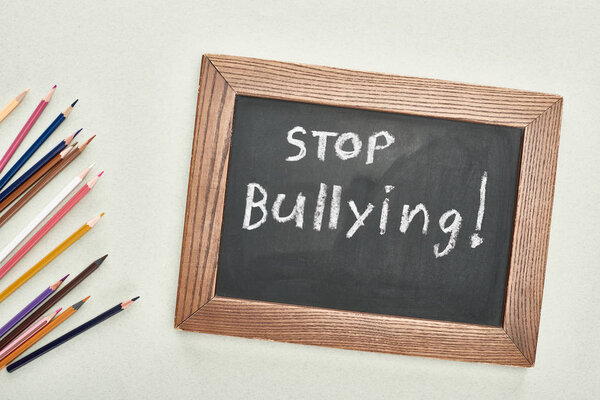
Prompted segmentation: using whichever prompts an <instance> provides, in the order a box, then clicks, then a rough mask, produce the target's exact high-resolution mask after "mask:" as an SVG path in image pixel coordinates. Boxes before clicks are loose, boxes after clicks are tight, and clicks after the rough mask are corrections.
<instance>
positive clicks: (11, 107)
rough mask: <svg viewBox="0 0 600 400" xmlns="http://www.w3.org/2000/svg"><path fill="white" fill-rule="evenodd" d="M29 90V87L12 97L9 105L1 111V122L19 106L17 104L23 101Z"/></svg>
mask: <svg viewBox="0 0 600 400" xmlns="http://www.w3.org/2000/svg"><path fill="white" fill-rule="evenodd" d="M27 92H29V89H27V90H26V91H24V92H23V93H21V94H20V95H18V96H17V97H15V98H14V99H12V100H11V102H10V103H8V105H7V106H6V107H4V109H3V110H2V111H0V122H2V120H3V119H4V118H6V117H8V114H10V113H11V112H12V111H13V110H14V109H15V108H17V106H18V105H19V104H20V103H21V100H23V97H25V95H26V94H27Z"/></svg>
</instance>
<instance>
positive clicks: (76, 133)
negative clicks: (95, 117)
mask: <svg viewBox="0 0 600 400" xmlns="http://www.w3.org/2000/svg"><path fill="white" fill-rule="evenodd" d="M82 130H83V128H79V130H78V131H77V132H75V134H74V135H73V137H75V136H77V135H78V134H79V132H81V131H82Z"/></svg>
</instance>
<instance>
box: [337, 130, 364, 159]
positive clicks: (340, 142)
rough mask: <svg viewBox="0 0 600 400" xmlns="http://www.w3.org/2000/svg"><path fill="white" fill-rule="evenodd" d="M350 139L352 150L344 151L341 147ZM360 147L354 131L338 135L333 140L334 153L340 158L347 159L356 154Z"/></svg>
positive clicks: (360, 144) (360, 143)
mask: <svg viewBox="0 0 600 400" xmlns="http://www.w3.org/2000/svg"><path fill="white" fill-rule="evenodd" d="M348 140H350V142H351V143H352V150H351V151H346V150H344V149H343V147H344V144H345V143H346V142H347V141H348ZM361 149H362V142H361V141H360V138H359V137H358V135H357V134H356V133H352V132H346V133H343V134H341V135H340V137H338V138H337V140H336V141H335V154H336V155H337V156H338V158H339V159H340V160H348V159H350V158H354V157H356V156H358V154H359V153H360V150H361Z"/></svg>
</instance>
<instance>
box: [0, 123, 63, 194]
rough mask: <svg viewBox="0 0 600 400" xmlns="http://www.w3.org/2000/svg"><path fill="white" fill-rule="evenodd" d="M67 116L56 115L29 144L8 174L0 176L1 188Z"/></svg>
mask: <svg viewBox="0 0 600 400" xmlns="http://www.w3.org/2000/svg"><path fill="white" fill-rule="evenodd" d="M65 118H66V117H65V115H64V114H62V113H61V114H59V115H58V117H56V119H55V120H54V121H52V123H51V124H50V126H48V128H46V130H45V131H44V132H43V133H42V134H41V135H40V136H39V137H38V138H37V139H36V141H35V142H33V144H32V145H31V146H29V148H28V149H27V150H26V151H25V153H24V154H23V155H22V156H21V158H19V159H18V160H17V162H16V163H15V164H14V165H13V166H12V167H11V168H10V169H9V170H8V171H7V172H6V174H5V175H4V176H3V177H2V178H0V189H2V188H3V187H4V186H6V184H7V183H8V181H10V180H11V179H12V177H13V176H15V174H16V173H17V172H19V170H20V169H21V167H23V165H25V163H26V162H27V161H28V160H29V159H30V158H31V156H33V154H34V153H35V152H36V151H37V150H38V149H39V148H40V146H41V145H42V144H44V142H45V141H46V140H47V139H48V138H49V137H50V135H52V134H53V133H54V131H55V130H56V128H58V127H59V126H60V124H62V123H63V121H64V120H65Z"/></svg>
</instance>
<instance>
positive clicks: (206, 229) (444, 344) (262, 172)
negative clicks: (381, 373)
mask: <svg viewBox="0 0 600 400" xmlns="http://www.w3.org/2000/svg"><path fill="white" fill-rule="evenodd" d="M561 112H562V98H561V97H560V96H558V95H553V94H544V93H537V92H527V91H523V90H515V89H505V88H499V87H489V86H479V85H472V84H466V83H457V82H448V81H440V80H435V79H427V78H415V77H406V76H397V75H389V74H380V73H373V72H361V71H351V70H345V69H339V68H330V67H324V66H315V65H306V64H296V63H286V62H280V61H272V60H259V59H255V58H245V57H234V56H227V55H214V54H213V55H204V56H203V57H202V70H201V73H200V85H199V90H198V104H197V108H196V120H195V121H196V123H195V128H194V138H193V142H192V143H191V145H192V150H191V153H192V154H191V156H192V157H191V162H190V170H189V184H188V192H187V205H186V211H185V224H184V229H183V240H182V246H181V262H180V268H179V286H178V289H177V303H176V309H175V327H176V328H177V329H181V330H186V331H195V332H203V333H210V334H218V335H230V336H241V337H246V338H260V339H267V340H276V341H283V342H291V343H299V344H308V345H317V346H327V347H336V348H342V349H351V350H365V351H378V352H384V353H393V354H403V355H411V356H420V357H439V358H444V359H452V360H461V361H477V362H486V363H498V364H506V365H514V366H523V367H531V366H533V364H534V362H535V357H536V349H537V338H538V332H539V322H540V311H541V304H542V294H543V287H544V276H545V269H546V260H547V254H548V238H549V235H550V220H551V215H552V197H553V193H554V179H555V175H556V165H557V164H556V161H557V156H558V142H559V136H560V135H559V133H560V121H561Z"/></svg>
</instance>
